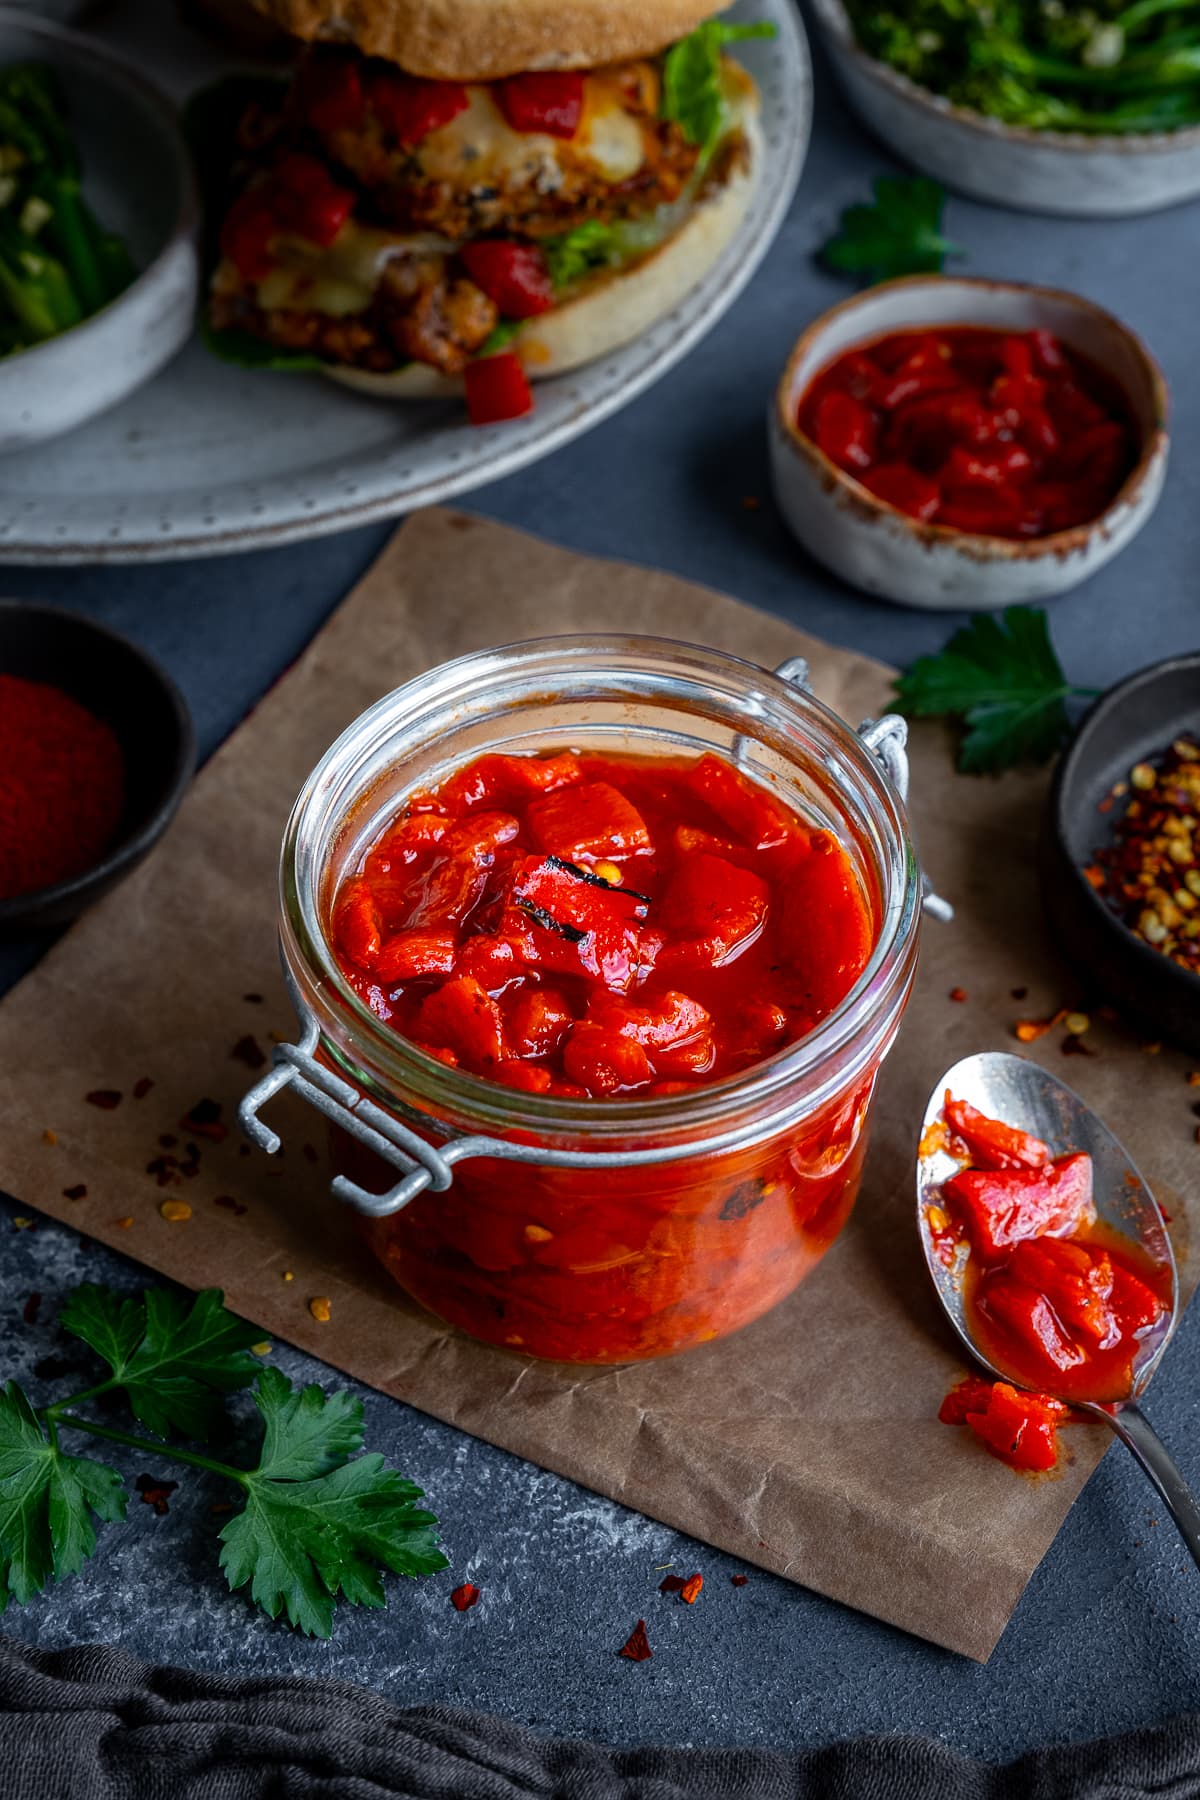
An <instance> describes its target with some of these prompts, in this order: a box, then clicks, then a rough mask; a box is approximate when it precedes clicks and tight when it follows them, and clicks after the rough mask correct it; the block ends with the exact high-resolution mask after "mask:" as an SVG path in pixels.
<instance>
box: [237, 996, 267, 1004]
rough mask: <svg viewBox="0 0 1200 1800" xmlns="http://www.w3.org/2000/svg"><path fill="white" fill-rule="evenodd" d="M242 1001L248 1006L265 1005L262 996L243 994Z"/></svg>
mask: <svg viewBox="0 0 1200 1800" xmlns="http://www.w3.org/2000/svg"><path fill="white" fill-rule="evenodd" d="M242 999H243V1000H244V1001H245V1002H246V1004H247V1005H248V1006H261V1005H262V1003H263V997H262V995H261V994H243V995H242Z"/></svg>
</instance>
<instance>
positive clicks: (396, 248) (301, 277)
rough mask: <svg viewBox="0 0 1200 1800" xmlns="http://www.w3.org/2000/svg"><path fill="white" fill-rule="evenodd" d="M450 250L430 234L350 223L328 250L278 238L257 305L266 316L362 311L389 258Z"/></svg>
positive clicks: (339, 315)
mask: <svg viewBox="0 0 1200 1800" xmlns="http://www.w3.org/2000/svg"><path fill="white" fill-rule="evenodd" d="M453 248H454V246H453V244H451V243H450V242H449V240H448V239H446V238H440V237H436V236H435V235H434V234H433V233H432V232H423V233H420V234H413V233H410V234H409V235H408V236H402V235H401V234H400V233H398V232H394V231H378V230H376V229H374V228H373V227H371V226H367V225H359V224H358V223H357V222H356V221H355V220H353V219H349V220H347V222H346V224H345V225H343V226H342V229H341V230H340V231H339V232H338V234H337V237H336V238H335V239H334V241H333V243H332V244H330V246H329V247H328V249H326V250H321V249H318V248H317V247H316V245H314V244H310V243H307V242H306V241H305V240H304V239H303V238H284V239H281V240H279V241H278V242H277V244H276V255H277V257H278V258H279V266H278V267H277V268H274V269H272V270H271V273H270V274H269V275H268V276H266V277H265V278H264V279H263V280H262V281H260V282H259V283H258V285H257V290H256V291H257V299H258V304H259V305H260V306H261V307H262V308H263V309H264V311H266V312H275V311H281V312H321V313H327V314H329V315H330V317H332V318H336V319H340V318H344V317H346V315H347V314H349V313H356V312H365V311H366V310H367V308H368V307H369V306H370V304H371V301H372V299H373V298H374V295H375V290H376V288H377V287H378V286H379V278H380V276H381V274H382V273H383V268H384V265H385V263H388V262H390V261H391V260H392V258H393V257H397V256H406V255H410V254H416V253H423V254H426V255H427V254H429V253H430V252H436V251H444V250H452V249H453Z"/></svg>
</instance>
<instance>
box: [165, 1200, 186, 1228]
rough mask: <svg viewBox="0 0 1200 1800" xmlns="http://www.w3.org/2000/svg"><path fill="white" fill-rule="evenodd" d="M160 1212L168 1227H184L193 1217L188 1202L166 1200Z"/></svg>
mask: <svg viewBox="0 0 1200 1800" xmlns="http://www.w3.org/2000/svg"><path fill="white" fill-rule="evenodd" d="M158 1210H159V1212H160V1213H161V1214H162V1216H163V1218H164V1219H165V1220H166V1221H167V1224H168V1225H182V1224H184V1223H185V1221H186V1220H188V1219H190V1218H191V1216H192V1209H191V1207H190V1206H189V1205H188V1203H187V1201H186V1200H164V1201H162V1202H161V1204H160V1205H159V1209H158Z"/></svg>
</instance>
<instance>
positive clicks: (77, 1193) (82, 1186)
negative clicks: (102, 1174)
mask: <svg viewBox="0 0 1200 1800" xmlns="http://www.w3.org/2000/svg"><path fill="white" fill-rule="evenodd" d="M63 1199H64V1200H86V1199H87V1183H86V1182H85V1181H77V1182H76V1183H75V1186H74V1187H69V1188H64V1189H63Z"/></svg>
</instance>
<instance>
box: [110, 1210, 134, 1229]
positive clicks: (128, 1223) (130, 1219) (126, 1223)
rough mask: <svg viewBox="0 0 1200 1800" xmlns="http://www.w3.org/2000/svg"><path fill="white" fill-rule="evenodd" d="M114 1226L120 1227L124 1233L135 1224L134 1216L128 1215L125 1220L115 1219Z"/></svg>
mask: <svg viewBox="0 0 1200 1800" xmlns="http://www.w3.org/2000/svg"><path fill="white" fill-rule="evenodd" d="M113 1224H114V1225H119V1226H120V1228H121V1230H122V1231H128V1230H129V1227H130V1226H131V1225H132V1224H133V1214H132V1213H127V1214H126V1215H125V1217H124V1218H123V1219H114V1220H113Z"/></svg>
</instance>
